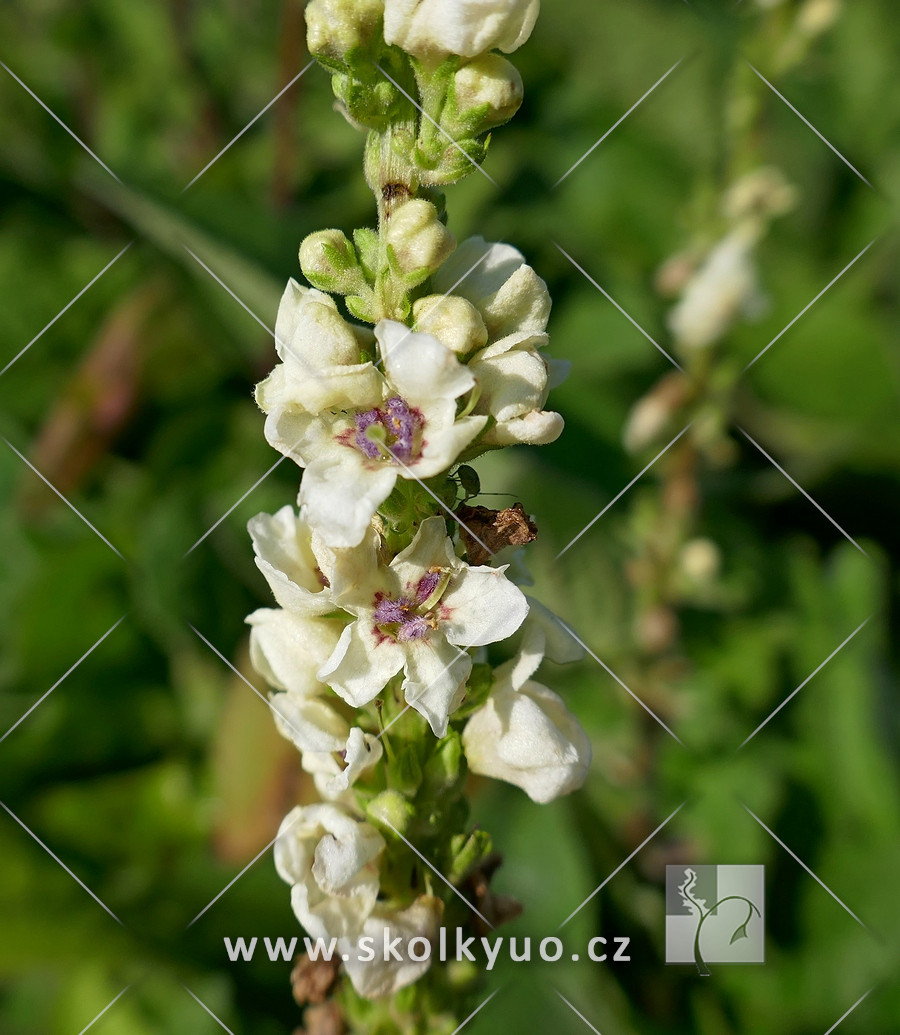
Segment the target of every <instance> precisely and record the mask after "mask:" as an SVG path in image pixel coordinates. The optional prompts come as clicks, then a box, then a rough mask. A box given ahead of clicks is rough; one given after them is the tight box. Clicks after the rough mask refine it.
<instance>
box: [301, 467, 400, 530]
mask: <svg viewBox="0 0 900 1035" xmlns="http://www.w3.org/2000/svg"><path fill="white" fill-rule="evenodd" d="M396 481H397V469H396V468H395V467H391V466H389V465H387V464H372V463H371V462H367V460H366V458H365V457H364V456H363V455H362V454H361V453H358V452H357V451H356V450H355V449H352V448H349V447H344V448H342V449H341V450H340V451H339V452H332V453H329V454H328V455H326V456H323V457H320V458H318V459H316V460H313V461H312V463H311V464H310V465H309V466H308V467H307V469H306V472H305V474H304V475H303V480H302V481H301V483H300V497H299V499H300V506H301V508H302V513H303V516H304V517H305V518H306V520H307V521H308V522H309V524H310V525H311V526H312V527H313V528H314V529H315V530H316V531H317V532H318V533H319V535H321V537H322V539H323V541H324V542H325V543H326V544H327V545H328V546H334V547H348V546H357V545H358V544H359V543H360V542H362V539H363V537H364V536H365V534H366V529H367V528H368V527H369V523H370V522H371V520H372V516H373V514H374V513H375V511H376V510H377V509H378V507H380V506H381V504H382V503H384V501H385V500H386V499H387V498H388V496H390V494H391V492H392V490H393V488H394V485H395V484H396Z"/></svg>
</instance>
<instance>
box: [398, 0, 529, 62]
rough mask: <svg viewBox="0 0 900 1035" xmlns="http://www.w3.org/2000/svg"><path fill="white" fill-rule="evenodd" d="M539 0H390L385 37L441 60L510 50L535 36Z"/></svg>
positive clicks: (421, 54)
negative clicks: (456, 56)
mask: <svg viewBox="0 0 900 1035" xmlns="http://www.w3.org/2000/svg"><path fill="white" fill-rule="evenodd" d="M539 10H540V0H386V2H385V5H384V38H385V39H386V40H387V42H388V43H394V44H396V45H397V46H398V47H401V48H402V49H403V50H405V51H407V53H409V54H414V55H415V56H416V57H433V58H436V59H438V60H440V59H441V58H442V57H445V56H446V55H448V54H459V55H460V56H461V57H475V56H476V54H483V53H484V52H485V51H488V50H494V49H497V50H502V51H503V52H504V53H506V54H509V53H511V52H512V51H514V50H517V49H518V48H519V47H521V46H522V44H523V43H524V42H525V41H526V40H527V39H528V37H529V36H530V35H531V30H532V29H533V28H534V23H535V21H536V20H537V16H538V12H539Z"/></svg>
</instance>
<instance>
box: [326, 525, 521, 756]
mask: <svg viewBox="0 0 900 1035" xmlns="http://www.w3.org/2000/svg"><path fill="white" fill-rule="evenodd" d="M504 570H505V569H503V568H491V567H487V566H484V567H470V566H469V565H467V564H465V563H464V562H463V561H461V560H460V559H459V558H458V557H457V556H456V555H455V553H454V552H453V543H452V542H451V540H450V539H449V538H448V537H447V531H446V525H445V523H444V520H443V518H439V517H432V518H428V519H426V520H425V521H423V522H422V524H421V526H420V527H419V530H418V532H417V533H416V537H415V539H413V541H412V543H411V544H410V545H409V546H408V547H407V548H406V549H405V550H403V551H402V553H399V554H398V555H397V556H396V557H395V558H394V559H393V560H392V561H391V563H390V565H388V566H386V567H385V566H384V565H379V564H378V558H377V534H376V533H375V532H374V530H370V532H369V534H368V537H367V538H366V540H365V541H364V542H363V544H362V545H361V546H360V547H358V548H357V549H355V550H342V551H339V552H338V553H337V557H336V562H335V567H334V572H333V577H332V590H333V592H334V595H335V601H336V602H337V603H338V604H339V606H340V607H342V608H344V609H345V610H346V611H349V612H350V613H351V614H353V615H355V616H356V621H354V622H353V623H352V624H351V625H350V626H348V627H347V628H346V629H345V630H344V632H343V633H342V635H341V638H340V641H339V642H338V644H337V646H336V647H335V649H334V652H333V654H332V656H331V657H330V658H329V660H328V661H327V662H326V663H325V664H324V665H323V666H322V668H321V669H320V670H319V672H318V677H319V679H321V680H322V681H323V682H327V683H328V684H329V685H330V686H331V687H332V688H333V689H334V690H335V692H336V693H338V694H339V695H340V696H341V697H343V698H344V700H345V701H347V702H348V703H349V704H351V705H353V706H354V707H356V708H359V707H362V706H363V705H366V704H368V703H369V701H371V700H373V699H374V698H375V697H377V696H378V694H379V693H381V691H382V690H383V689H384V687H385V686H386V685H387V683H388V681H389V680H390V679H392V678H393V677H394V676H395V675H397V674H398V673H400V672H402V673H403V690H404V693H405V697H406V701H407V703H408V704H409V705H410V706H411V707H413V708H415V710H416V711H418V712H419V713H420V714H422V715H423V716H424V717H425V718H426V719H427V720H428V722H429V724H430V725H431V728H432V730H433V731H434V734H435V736H437V737H443V736H444V735H445V733H446V732H447V723H448V718H449V716H450V714H451V713H452V712H453V711H454V710H455V709H456V708H457V707H458V706H459V705H460V703H461V701H462V698H463V695H464V693H465V684H466V680H467V679H468V677H469V673H470V672H471V670H472V659H471V658H470V657H469V655H468V654H467V653H466V652H465V648H468V647H480V646H484V645H485V644H488V643H496V642H498V641H499V640H504V639H506V638H507V637H508V636H511V635H512V634H513V633H514V632H515V631H516V629H518V628H519V626H520V625H521V624H522V622H523V621H524V619H525V616H526V614H527V613H528V603H527V602H526V600H525V597H524V595H523V594H522V592H521V590H520V589H519V588H518V587H517V586H515V585H513V583H512V582H510V581H509V580H508V579H507V578H506V577H505V575H504V574H503V572H504Z"/></svg>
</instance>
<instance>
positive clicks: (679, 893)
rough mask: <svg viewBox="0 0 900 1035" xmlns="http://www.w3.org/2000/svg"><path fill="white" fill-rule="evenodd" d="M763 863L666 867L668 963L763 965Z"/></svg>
mask: <svg viewBox="0 0 900 1035" xmlns="http://www.w3.org/2000/svg"><path fill="white" fill-rule="evenodd" d="M765 961H766V946H765V867H764V866H667V867H666V963H693V964H695V965H696V967H697V970H698V971H699V972H700V973H701V974H702V975H703V976H704V977H708V976H709V973H710V970H709V964H711V963H765Z"/></svg>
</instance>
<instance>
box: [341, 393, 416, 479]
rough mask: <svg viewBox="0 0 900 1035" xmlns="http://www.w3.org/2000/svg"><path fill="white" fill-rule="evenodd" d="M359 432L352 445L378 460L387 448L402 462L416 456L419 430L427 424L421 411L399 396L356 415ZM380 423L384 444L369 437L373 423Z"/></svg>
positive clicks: (357, 430) (406, 461)
mask: <svg viewBox="0 0 900 1035" xmlns="http://www.w3.org/2000/svg"><path fill="white" fill-rule="evenodd" d="M354 423H355V424H356V431H355V433H353V444H354V445H355V446H356V448H357V449H359V450H360V451H361V452H362V453H364V454H365V455H366V456H367V457H368V458H369V459H370V460H377V459H378V458H379V457H380V456H382V455H383V449H386V450H387V451H388V452H389V453H390V454H392V455H393V457H394V459H396V460H397V461H398V462H400V463H404V464H405V463H409V462H410V461H412V460H413V459H414V456H413V454H414V452H415V448H416V442H415V439H416V432H417V431H418V430H419V429H420V428H421V427H422V426H423V424H424V423H425V422H424V420H423V419H422V414H421V413H420V412H419V411H418V410H416V409H412V408H410V406H409V404H408V403H406V402H404V401H403V399H401V398H400V397H399V396H396V395H395V396H393V397H392V398H390V399H388V401H387V402H386V403H385V405H384V407H383V408H382V407H376V408H375V409H372V410H366V411H365V412H364V413H358V414H357V415H356V416H355V417H354ZM376 424H378V425H380V426H381V427H382V428H383V429H384V431H385V432H386V434H385V435H384V447H383V449H382V447H381V446H380V445H379V443H377V442H376V441H374V440H373V439H372V438H370V437H369V435H368V434H367V431H368V429H369V428H371V427H373V426H374V425H376Z"/></svg>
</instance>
